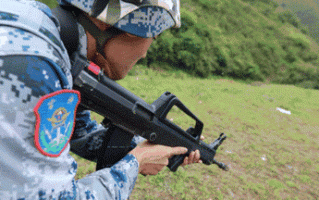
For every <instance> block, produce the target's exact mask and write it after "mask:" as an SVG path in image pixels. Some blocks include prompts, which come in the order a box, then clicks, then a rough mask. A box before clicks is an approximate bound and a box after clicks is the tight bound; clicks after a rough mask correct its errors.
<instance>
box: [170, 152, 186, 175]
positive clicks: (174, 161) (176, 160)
mask: <svg viewBox="0 0 319 200" xmlns="http://www.w3.org/2000/svg"><path fill="white" fill-rule="evenodd" d="M186 156H187V155H186V154H184V155H175V156H173V157H171V158H170V159H169V163H168V165H167V167H168V168H169V169H170V170H171V171H172V172H176V170H177V168H178V167H179V166H180V165H181V164H183V162H184V159H185V157H186Z"/></svg>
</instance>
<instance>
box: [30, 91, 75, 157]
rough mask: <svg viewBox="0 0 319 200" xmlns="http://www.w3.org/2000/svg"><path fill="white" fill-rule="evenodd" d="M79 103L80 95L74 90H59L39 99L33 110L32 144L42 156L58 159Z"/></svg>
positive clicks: (66, 141) (67, 138)
mask: <svg viewBox="0 0 319 200" xmlns="http://www.w3.org/2000/svg"><path fill="white" fill-rule="evenodd" d="M79 103H80V93H79V92H78V91H76V90H60V91H57V92H53V93H50V94H47V95H45V96H43V97H41V98H40V100H39V102H38V103H37V105H36V106H35V108H34V113H35V116H36V126H35V134H34V143H35V146H36V148H37V149H38V150H39V151H40V152H41V153H42V154H43V155H46V156H50V157H58V156H59V155H60V154H61V153H62V152H63V150H64V149H65V148H66V146H67V144H68V143H69V141H70V139H71V136H72V133H73V129H74V123H75V115H76V109H77V107H78V105H79Z"/></svg>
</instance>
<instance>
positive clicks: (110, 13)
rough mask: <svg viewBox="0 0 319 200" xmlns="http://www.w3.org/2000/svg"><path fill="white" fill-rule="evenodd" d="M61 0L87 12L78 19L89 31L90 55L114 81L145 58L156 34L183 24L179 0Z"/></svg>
mask: <svg viewBox="0 0 319 200" xmlns="http://www.w3.org/2000/svg"><path fill="white" fill-rule="evenodd" d="M58 1H59V4H60V5H64V6H72V7H74V8H75V9H79V10H81V11H82V13H84V17H80V20H79V21H80V23H81V24H82V26H83V27H84V29H85V30H86V34H87V39H88V55H87V57H88V59H89V60H91V61H93V62H95V63H96V64H98V65H99V66H100V67H102V68H103V69H104V71H105V72H106V73H107V75H108V76H109V77H110V78H112V79H115V80H117V79H121V78H124V77H125V75H126V74H127V73H128V71H129V70H130V69H131V68H132V67H133V66H134V64H135V63H136V62H137V61H138V60H139V59H141V58H143V57H145V55H146V52H147V50H148V48H149V47H150V45H151V43H152V41H153V39H154V38H155V37H157V36H158V35H159V34H161V33H162V32H163V31H164V30H166V29H169V28H172V27H175V28H178V27H180V24H181V23H180V11H179V6H180V5H179V0H58ZM86 18H87V19H89V20H86ZM87 21H89V22H93V23H89V22H87Z"/></svg>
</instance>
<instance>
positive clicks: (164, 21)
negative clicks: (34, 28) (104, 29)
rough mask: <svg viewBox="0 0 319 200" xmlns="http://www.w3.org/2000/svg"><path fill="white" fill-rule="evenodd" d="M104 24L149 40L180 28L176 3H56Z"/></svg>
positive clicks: (125, 0)
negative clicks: (166, 31) (70, 7)
mask: <svg viewBox="0 0 319 200" xmlns="http://www.w3.org/2000/svg"><path fill="white" fill-rule="evenodd" d="M58 2H59V4H60V5H64V6H65V5H70V4H71V5H72V6H75V7H77V8H79V9H80V10H82V11H84V12H86V13H88V14H89V15H90V16H92V17H95V18H97V19H99V20H101V21H102V22H104V23H106V24H110V25H112V26H115V27H117V28H119V29H121V30H123V31H125V32H128V33H131V34H133V35H137V36H139V37H144V38H150V37H155V36H157V35H159V34H160V33H162V32H163V31H164V30H166V29H168V28H171V27H175V28H178V27H180V26H181V20H180V0H143V1H139V0H110V1H103V0H101V1H96V0H58Z"/></svg>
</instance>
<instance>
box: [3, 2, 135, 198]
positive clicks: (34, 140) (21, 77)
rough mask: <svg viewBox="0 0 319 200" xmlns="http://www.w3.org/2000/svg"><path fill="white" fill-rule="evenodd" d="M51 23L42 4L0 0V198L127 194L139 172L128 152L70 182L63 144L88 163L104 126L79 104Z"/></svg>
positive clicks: (71, 170) (72, 168)
mask: <svg viewBox="0 0 319 200" xmlns="http://www.w3.org/2000/svg"><path fill="white" fill-rule="evenodd" d="M58 27H59V23H58V21H57V20H56V19H55V18H54V17H52V14H51V11H50V9H49V8H48V7H47V6H45V5H44V4H42V3H39V2H35V1H14V0H0V92H1V93H0V101H1V104H0V149H1V154H0V166H1V167H0V177H1V178H0V199H32V200H35V199H127V198H128V196H129V195H130V193H131V191H132V190H133V187H134V184H135V181H136V179H137V175H138V162H137V160H136V158H135V157H134V156H133V155H130V154H128V155H127V156H125V157H124V158H123V159H122V160H120V161H119V162H118V163H116V164H115V165H114V166H113V167H111V168H105V169H102V170H99V171H96V172H94V173H92V174H90V175H88V176H86V177H85V178H82V179H80V180H77V181H76V180H75V179H74V177H75V174H76V171H77V163H76V162H75V160H74V159H73V158H72V157H71V156H70V155H69V151H70V146H71V147H72V151H75V152H77V154H79V155H80V156H82V157H85V158H87V159H90V160H95V159H96V156H95V155H96V150H97V149H98V148H99V147H100V146H101V143H102V139H101V138H102V137H103V135H104V134H105V132H106V130H105V129H103V128H102V127H101V126H100V125H98V124H97V123H96V122H95V121H91V120H90V113H89V112H88V111H85V110H83V109H81V108H80V107H78V103H79V101H80V99H79V94H78V93H77V92H75V91H74V90H72V76H71V72H70V69H71V66H70V60H69V57H68V55H67V52H66V49H65V47H64V45H63V43H62V41H61V39H60V36H59V33H58ZM79 30H80V33H82V35H81V37H80V39H81V40H80V46H79V51H80V52H82V54H86V36H85V34H84V30H83V29H82V28H81V27H80V26H79ZM75 113H77V114H76V116H75ZM75 121H76V123H75ZM75 124H76V125H75ZM73 129H74V131H73ZM72 132H73V135H72ZM70 144H71V145H70Z"/></svg>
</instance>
